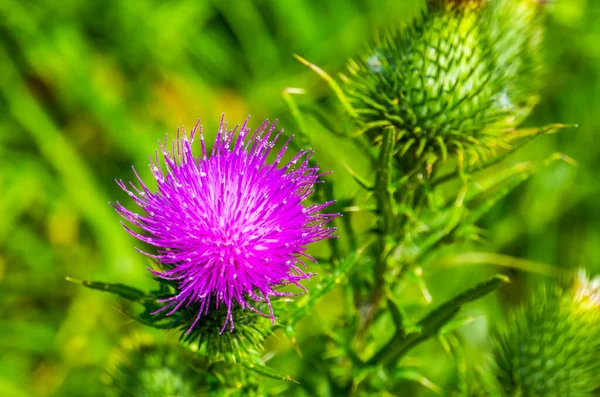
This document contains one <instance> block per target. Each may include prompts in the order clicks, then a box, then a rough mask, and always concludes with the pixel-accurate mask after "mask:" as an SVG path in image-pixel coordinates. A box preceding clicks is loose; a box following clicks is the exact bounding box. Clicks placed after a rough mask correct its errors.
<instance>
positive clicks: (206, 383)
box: [108, 337, 218, 397]
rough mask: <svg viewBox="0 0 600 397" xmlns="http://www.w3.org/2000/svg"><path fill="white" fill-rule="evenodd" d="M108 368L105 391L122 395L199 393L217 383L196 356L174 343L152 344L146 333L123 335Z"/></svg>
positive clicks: (183, 396) (184, 396) (188, 395)
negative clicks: (143, 335)
mask: <svg viewBox="0 0 600 397" xmlns="http://www.w3.org/2000/svg"><path fill="white" fill-rule="evenodd" d="M112 361H113V362H112V363H111V364H110V366H109V369H108V372H109V377H108V378H109V380H108V384H109V389H108V390H109V395H110V396H114V397H124V396H142V395H143V396H152V397H154V396H156V397H159V396H160V397H163V396H181V397H192V396H194V397H195V396H203V395H207V394H208V391H209V390H210V389H211V383H213V385H214V386H216V385H217V384H218V382H217V379H216V378H214V377H212V376H211V375H210V373H209V372H207V371H198V372H196V371H195V370H194V369H193V368H192V367H199V368H206V367H207V364H206V362H203V361H202V360H201V359H200V358H198V357H197V356H194V355H193V354H191V353H190V352H187V351H185V350H183V349H182V348H180V347H179V346H178V345H176V344H168V343H165V344H160V345H156V344H155V343H154V342H152V341H151V340H150V339H149V338H148V337H144V338H142V337H135V338H130V339H126V340H125V341H124V343H123V348H122V350H121V351H119V352H118V353H117V354H115V356H114V357H113V360H112Z"/></svg>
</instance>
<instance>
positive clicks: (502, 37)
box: [342, 0, 541, 164]
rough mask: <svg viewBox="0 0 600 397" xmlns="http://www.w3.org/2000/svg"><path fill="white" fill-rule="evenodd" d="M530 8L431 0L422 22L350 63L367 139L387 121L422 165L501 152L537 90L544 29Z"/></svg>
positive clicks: (525, 0) (502, 1) (352, 95)
mask: <svg viewBox="0 0 600 397" xmlns="http://www.w3.org/2000/svg"><path fill="white" fill-rule="evenodd" d="M530 3H533V1H532V0H490V1H489V2H488V1H484V0H430V1H428V3H427V7H426V9H425V11H424V12H423V14H422V16H421V18H419V19H418V20H416V21H414V22H413V23H411V24H409V25H408V26H404V27H402V28H401V29H399V30H397V31H394V32H391V33H389V34H386V35H385V37H383V38H382V39H380V40H379V41H378V43H377V44H376V45H374V46H373V47H371V49H370V50H369V51H368V52H367V53H366V54H365V55H364V56H363V57H362V58H359V59H356V60H352V61H350V63H349V65H348V75H347V76H342V79H343V80H344V83H345V84H344V86H343V89H344V92H345V94H346V96H347V98H348V100H349V102H350V104H351V105H352V107H353V108H354V109H355V110H356V113H357V114H358V118H359V119H360V122H361V123H362V124H363V125H364V129H365V130H366V132H367V134H368V135H369V136H370V138H372V139H373V140H374V141H376V140H377V139H378V136H379V133H378V130H377V129H376V128H371V127H375V126H381V125H393V126H395V127H396V128H397V129H398V134H397V140H398V145H397V146H396V147H397V148H398V152H399V155H400V156H409V158H410V159H411V160H415V159H418V158H422V157H423V156H427V161H428V163H429V164H433V163H435V162H436V161H438V160H439V159H442V160H445V159H446V158H447V156H448V153H453V152H460V154H461V157H466V158H467V159H470V160H473V161H475V160H477V159H481V158H485V157H487V156H488V155H490V154H491V153H493V151H494V149H495V148H497V147H499V146H505V145H504V144H503V142H501V140H502V138H503V135H505V134H504V133H505V130H506V128H507V127H514V126H515V125H516V123H517V122H518V121H520V120H521V119H522V116H523V115H524V114H526V113H527V109H529V108H530V107H531V106H530V104H531V102H532V101H531V98H532V96H534V94H535V89H536V88H537V86H536V84H533V83H532V82H533V81H536V79H535V78H534V77H535V76H536V74H537V73H538V69H539V68H538V64H539V48H538V47H539V44H540V43H541V34H540V32H541V31H540V29H541V28H540V26H539V25H537V21H538V18H537V14H536V11H535V9H534V7H533V6H532V5H531V4H530ZM536 4H537V2H536ZM520 13H522V14H520Z"/></svg>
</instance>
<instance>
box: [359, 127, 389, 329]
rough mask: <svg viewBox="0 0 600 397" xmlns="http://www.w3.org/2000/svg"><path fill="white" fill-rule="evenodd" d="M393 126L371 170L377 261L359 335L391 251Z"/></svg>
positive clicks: (373, 305) (380, 289)
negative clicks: (376, 225) (377, 230)
mask: <svg viewBox="0 0 600 397" xmlns="http://www.w3.org/2000/svg"><path fill="white" fill-rule="evenodd" d="M395 133H396V130H395V128H394V127H386V128H384V129H383V136H382V145H381V152H380V154H379V160H378V162H377V168H376V171H375V191H374V193H375V198H376V200H377V208H378V212H379V221H378V229H379V241H378V246H377V260H376V263H375V266H374V275H373V276H374V279H375V284H374V287H373V290H372V294H371V296H370V298H369V302H368V305H367V312H366V314H365V318H364V322H363V325H362V327H361V331H360V335H361V338H360V339H362V335H364V332H365V331H366V330H367V329H368V327H369V324H370V323H371V320H372V319H373V316H374V315H375V312H376V309H377V306H378V305H379V302H380V301H381V298H382V297H383V291H384V287H385V273H386V270H387V260H388V255H389V252H390V250H391V248H392V247H391V245H390V243H389V239H390V237H391V236H393V234H394V233H393V232H394V225H395V211H394V197H393V194H392V191H391V189H390V186H391V169H392V164H393V163H392V160H393V153H394V143H395Z"/></svg>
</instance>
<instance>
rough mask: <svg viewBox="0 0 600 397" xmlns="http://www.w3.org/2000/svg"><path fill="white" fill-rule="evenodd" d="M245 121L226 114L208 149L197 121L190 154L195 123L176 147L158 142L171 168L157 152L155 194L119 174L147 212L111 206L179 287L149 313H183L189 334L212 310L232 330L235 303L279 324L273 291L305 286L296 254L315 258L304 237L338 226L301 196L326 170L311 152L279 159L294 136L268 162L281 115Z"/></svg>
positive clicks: (164, 278)
mask: <svg viewBox="0 0 600 397" xmlns="http://www.w3.org/2000/svg"><path fill="white" fill-rule="evenodd" d="M247 124H248V120H246V122H244V124H243V125H242V126H241V128H240V129H239V131H238V129H237V128H238V127H237V126H236V128H234V129H233V130H228V129H227V125H226V124H225V123H224V122H223V120H222V121H221V128H220V129H219V133H218V135H217V138H216V141H215V144H214V146H213V148H212V151H211V152H207V149H206V147H205V145H204V137H203V135H202V128H201V127H200V140H201V149H202V152H201V156H199V157H197V156H194V155H193V154H192V142H193V140H194V136H195V133H196V131H197V129H198V124H197V125H196V127H195V128H194V130H193V131H192V133H191V136H190V137H189V138H188V136H187V135H186V134H185V133H184V136H183V138H178V139H177V140H175V141H173V144H172V147H171V151H170V152H169V151H168V146H167V143H166V142H165V143H164V144H162V145H160V150H161V152H162V157H163V161H164V164H165V170H163V168H162V166H161V161H160V158H159V154H158V152H157V153H156V158H155V159H154V160H152V159H151V164H150V169H151V171H152V173H153V175H154V178H155V179H156V181H157V183H158V191H156V192H152V191H150V190H149V188H148V187H147V186H146V185H145V184H144V183H143V181H142V180H141V179H140V178H139V177H138V181H139V183H140V187H136V186H135V185H134V184H130V185H131V188H132V190H129V188H128V187H127V186H126V185H125V183H124V182H123V181H118V184H119V186H121V188H123V189H124V190H125V191H126V192H127V193H128V194H129V195H130V196H131V197H132V198H133V200H134V201H135V203H136V204H137V205H138V206H139V207H140V208H141V209H142V210H143V211H144V213H143V214H141V215H140V214H138V213H135V212H132V211H130V210H128V209H126V208H125V207H124V206H123V205H121V204H120V203H119V202H117V203H116V204H115V205H114V207H115V209H116V210H117V212H118V213H119V214H120V215H121V216H122V217H123V218H125V219H126V220H127V221H129V222H130V223H132V224H133V225H135V226H137V227H139V228H140V229H142V230H143V231H145V232H146V234H140V233H137V232H135V231H133V230H132V229H130V228H129V227H127V226H125V229H126V230H127V231H128V232H129V233H131V234H132V235H133V236H135V237H137V238H138V239H139V240H141V241H143V242H145V243H148V244H150V245H152V246H155V247H158V253H157V254H149V253H146V255H148V256H150V257H152V258H154V259H155V260H156V261H157V263H158V265H159V266H160V269H159V270H152V269H150V271H151V272H152V273H153V274H154V276H156V277H157V279H158V280H159V281H161V282H163V283H167V284H169V285H170V286H171V287H173V289H174V293H173V294H171V295H169V296H166V297H163V298H162V299H160V300H159V302H162V303H163V306H162V307H161V308H159V309H158V310H156V311H155V312H153V313H152V314H154V313H158V312H164V313H166V314H167V316H171V315H174V314H175V313H179V315H178V316H179V317H182V318H181V319H180V321H179V320H178V321H176V322H175V323H176V324H178V325H180V324H187V326H188V329H187V332H186V334H190V333H191V332H192V329H193V328H194V327H195V325H196V324H197V323H198V321H200V319H201V318H205V319H207V315H208V314H209V313H210V312H211V311H215V312H216V314H215V313H212V314H214V316H212V317H211V318H212V319H216V318H221V317H222V324H221V327H219V328H218V329H219V330H220V332H223V331H224V330H225V328H227V326H229V327H228V328H229V330H230V331H233V329H234V308H235V307H236V306H239V307H240V308H241V309H248V310H249V311H252V312H253V313H255V314H260V315H263V316H265V317H269V318H271V319H272V321H273V322H274V320H275V315H274V313H273V310H272V306H271V298H272V297H281V296H291V295H295V294H293V293H291V292H282V291H279V290H278V289H279V287H281V286H283V285H288V284H293V285H296V286H297V287H299V288H301V289H304V287H302V285H301V284H300V281H302V280H305V279H308V278H310V277H311V276H312V274H310V273H305V272H304V271H303V270H302V269H301V268H302V267H304V266H305V265H304V262H303V261H302V260H301V259H300V258H308V259H309V260H312V258H311V257H310V256H309V255H308V254H307V253H306V252H305V251H306V247H307V245H308V244H310V243H312V242H315V241H319V240H322V239H325V238H327V237H330V236H331V234H332V233H333V231H334V229H333V228H328V227H326V224H327V223H328V222H329V221H330V220H331V219H333V218H334V217H335V216H337V215H335V214H322V213H320V211H321V210H322V209H324V208H325V207H327V206H328V205H329V204H331V203H330V202H327V203H323V204H319V203H316V204H306V202H305V200H306V199H307V198H308V196H309V195H311V193H312V192H313V191H314V185H315V183H318V182H319V178H320V176H321V175H323V174H320V173H319V169H318V166H313V165H311V164H310V162H309V158H310V156H311V154H312V152H311V151H309V150H301V151H300V152H299V153H298V154H296V156H295V157H293V158H292V160H291V161H290V162H289V163H288V164H286V165H284V166H282V167H280V162H281V161H282V159H283V156H284V154H285V151H286V149H287V147H288V144H289V142H290V140H288V141H287V142H286V143H285V144H284V145H283V148H282V149H281V150H280V151H279V153H278V154H277V155H276V157H275V160H274V161H273V162H272V163H269V162H268V161H267V156H268V155H269V154H270V152H271V150H272V149H273V148H274V146H275V142H276V141H277V139H278V138H279V137H280V136H281V133H282V131H280V132H279V133H278V134H277V135H276V136H275V137H274V138H272V137H271V136H272V135H273V131H274V130H275V123H273V124H272V125H271V126H269V124H268V122H267V121H265V122H263V123H262V124H261V125H260V126H259V127H258V128H257V129H256V131H254V132H253V133H251V132H250V129H249V128H248V126H247ZM209 153H210V154H209ZM134 172H135V170H134ZM136 176H137V173H136ZM142 253H144V252H142ZM222 308H225V310H224V315H223V316H221V314H220V313H221V312H220V311H222ZM265 308H266V309H267V311H268V313H267V312H265V311H264V310H260V309H265ZM191 312H193V313H191ZM238 312H241V311H238ZM190 316H191V317H190ZM190 319H191V320H190ZM207 321H209V322H210V321H211V320H207ZM203 328H204V327H203Z"/></svg>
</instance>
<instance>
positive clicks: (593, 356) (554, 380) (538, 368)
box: [495, 272, 600, 397]
mask: <svg viewBox="0 0 600 397" xmlns="http://www.w3.org/2000/svg"><path fill="white" fill-rule="evenodd" d="M598 352H600V278H596V279H594V280H591V281H590V280H588V278H587V276H586V275H585V273H584V272H581V273H579V275H578V276H577V277H576V279H575V280H574V282H572V283H570V285H568V286H566V287H561V286H558V285H545V286H544V287H543V288H541V289H540V291H538V293H537V294H535V295H534V296H532V297H531V299H530V300H529V301H528V302H527V303H526V304H525V305H524V306H523V307H522V308H520V309H519V310H518V311H516V312H515V313H513V315H512V317H510V318H509V320H508V321H507V322H506V324H504V326H503V327H502V329H501V331H500V333H499V335H498V338H497V341H496V344H495V359H496V366H497V371H498V375H497V378H498V383H499V384H500V385H501V387H502V389H503V390H504V392H505V393H506V395H510V396H513V395H521V396H540V397H541V396H546V397H548V396H561V397H569V396H591V395H592V392H593V391H594V390H596V389H598V388H600V357H599V356H598ZM519 393H520V394H519Z"/></svg>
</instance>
